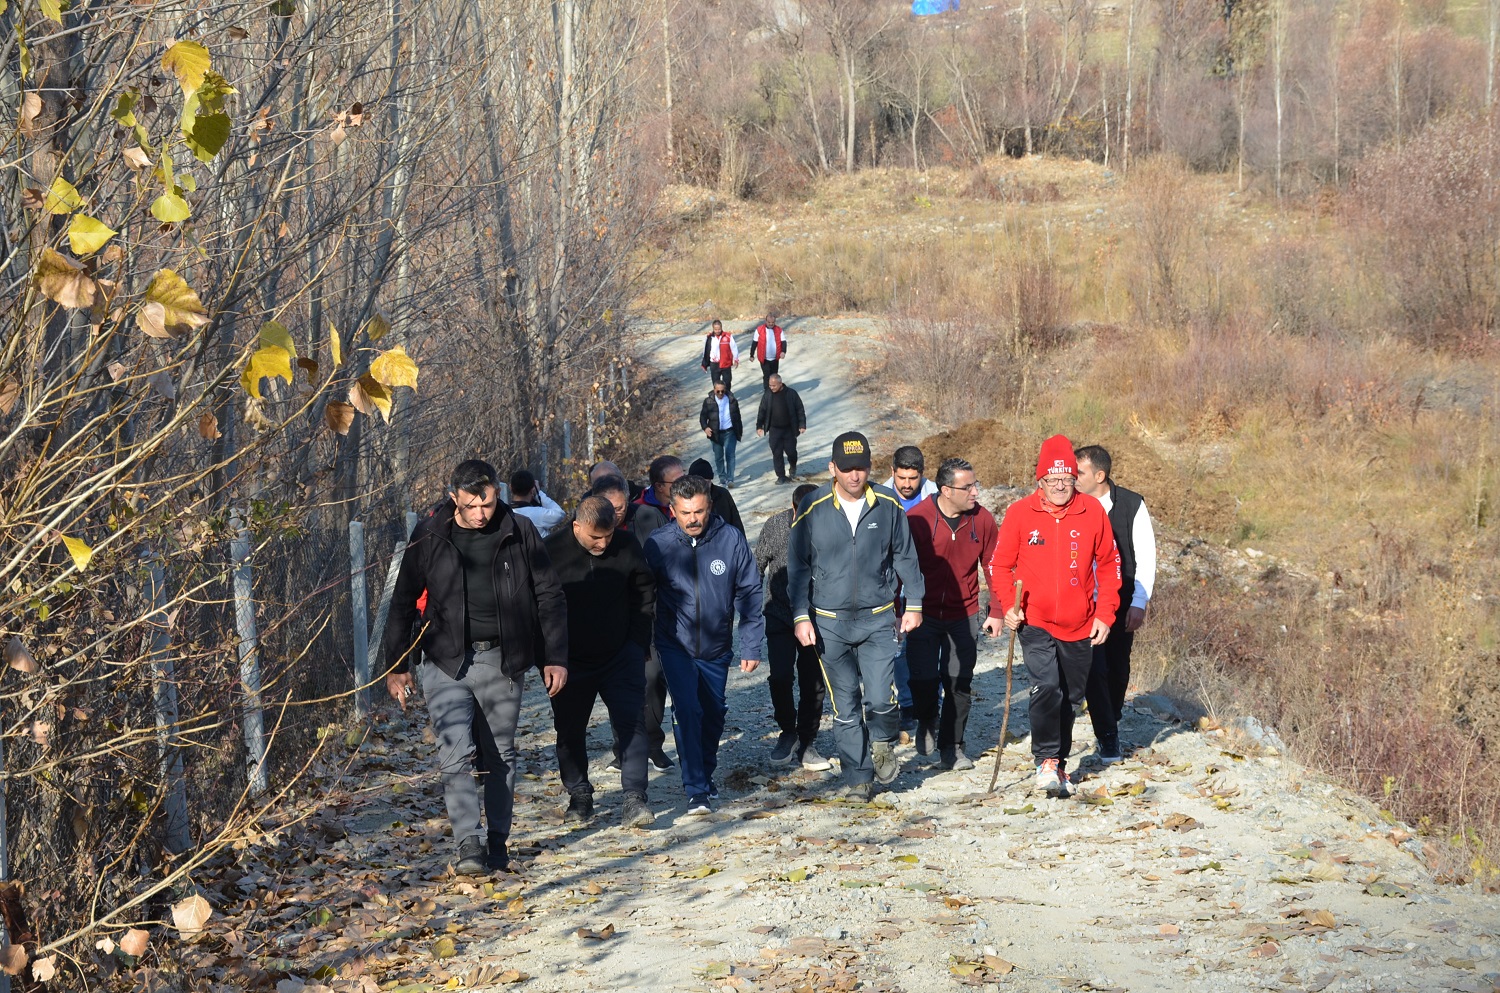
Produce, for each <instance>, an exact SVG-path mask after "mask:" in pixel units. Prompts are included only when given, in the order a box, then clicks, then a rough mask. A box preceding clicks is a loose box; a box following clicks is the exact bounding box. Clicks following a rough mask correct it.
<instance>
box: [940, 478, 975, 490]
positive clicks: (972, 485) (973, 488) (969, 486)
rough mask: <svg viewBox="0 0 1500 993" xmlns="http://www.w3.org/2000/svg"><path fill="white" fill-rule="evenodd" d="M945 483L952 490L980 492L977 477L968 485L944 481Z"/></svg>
mask: <svg viewBox="0 0 1500 993" xmlns="http://www.w3.org/2000/svg"><path fill="white" fill-rule="evenodd" d="M943 485H944V486H946V487H948V489H950V490H965V491H967V492H969V493H978V492H979V480H977V479H976V480H974V482H972V483H970V484H969V485H968V486H955V485H953V484H952V483H944V484H943Z"/></svg>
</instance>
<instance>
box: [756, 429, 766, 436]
mask: <svg viewBox="0 0 1500 993" xmlns="http://www.w3.org/2000/svg"><path fill="white" fill-rule="evenodd" d="M765 436H766V433H765V432H764V431H762V430H761V429H760V428H756V429H755V437H757V438H764V437H765Z"/></svg>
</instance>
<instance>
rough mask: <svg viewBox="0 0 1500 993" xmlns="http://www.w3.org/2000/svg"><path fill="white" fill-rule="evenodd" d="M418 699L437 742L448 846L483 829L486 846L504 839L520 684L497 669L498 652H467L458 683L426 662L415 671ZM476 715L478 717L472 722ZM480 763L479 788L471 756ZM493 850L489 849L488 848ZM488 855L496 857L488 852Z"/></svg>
mask: <svg viewBox="0 0 1500 993" xmlns="http://www.w3.org/2000/svg"><path fill="white" fill-rule="evenodd" d="M420 675H421V679H422V694H423V695H424V696H425V697H426V698H427V713H428V715H429V716H430V717H431V718H432V730H433V732H434V733H435V734H436V735H437V739H438V775H439V777H440V778H441V779H442V781H443V802H444V804H445V805H446V806H447V808H448V822H449V823H450V824H452V825H453V840H454V841H463V840H464V839H465V838H472V837H476V836H480V837H482V836H483V834H484V825H485V824H487V825H488V828H489V836H490V838H491V840H492V841H498V842H499V843H500V844H502V845H503V844H504V843H505V840H506V839H507V838H509V837H510V820H511V813H512V811H513V809H514V807H515V789H516V723H517V721H518V720H519V718H520V716H521V690H522V688H523V686H524V684H525V682H526V678H525V676H524V675H523V676H522V677H521V678H520V679H511V678H510V677H509V676H507V675H506V674H505V669H504V668H503V666H502V665H501V653H500V649H498V648H494V649H491V650H490V651H487V652H469V653H468V654H467V655H466V656H465V658H464V664H463V668H462V669H460V670H459V671H458V678H457V679H455V678H453V677H452V676H450V675H448V674H447V673H445V672H444V671H443V670H441V669H439V668H438V667H437V666H436V665H434V664H432V663H431V662H424V663H423V664H422V668H421V673H420ZM476 710H477V711H478V713H479V714H481V715H482V716H483V717H484V720H482V721H476V720H474V715H475V712H476ZM476 749H477V750H478V751H479V752H480V753H481V754H482V755H483V757H484V772H482V773H480V774H479V777H480V780H481V782H482V783H483V785H482V786H479V787H476V785H475V783H474V776H475V773H474V754H475V750H476ZM481 789H482V790H483V793H484V823H483V824H482V823H481V821H480V816H479V794H480V791H481ZM492 847H493V846H492ZM490 854H491V855H495V854H497V853H496V852H494V851H491V853H490Z"/></svg>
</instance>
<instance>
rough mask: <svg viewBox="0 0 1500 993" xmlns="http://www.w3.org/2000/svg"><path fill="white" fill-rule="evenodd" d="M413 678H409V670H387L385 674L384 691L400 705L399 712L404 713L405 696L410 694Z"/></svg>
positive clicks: (413, 682)
mask: <svg viewBox="0 0 1500 993" xmlns="http://www.w3.org/2000/svg"><path fill="white" fill-rule="evenodd" d="M415 682H416V681H415V680H413V679H412V678H411V673H410V672H394V671H393V672H388V673H386V674H385V691H386V692H387V693H389V694H390V695H391V699H392V700H395V701H396V702H397V703H399V704H400V705H401V712H402V713H403V714H404V713H406V698H407V696H408V695H410V693H411V691H412V687H413V685H414V684H415Z"/></svg>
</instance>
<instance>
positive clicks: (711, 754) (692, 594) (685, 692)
mask: <svg viewBox="0 0 1500 993" xmlns="http://www.w3.org/2000/svg"><path fill="white" fill-rule="evenodd" d="M672 513H673V515H674V517H675V524H676V526H675V527H670V528H660V529H658V530H657V531H656V532H654V533H653V534H652V535H651V537H650V538H648V539H647V540H646V563H647V565H649V566H650V567H651V571H652V572H653V573H654V574H655V575H656V625H655V635H656V651H657V654H658V655H660V656H661V667H662V672H663V674H664V675H665V676H666V678H667V685H668V686H669V687H670V688H671V690H672V731H673V734H674V735H675V736H676V739H677V761H678V764H679V765H680V766H681V768H682V789H683V792H685V793H686V794H687V796H688V811H687V812H688V813H689V814H691V815H702V814H707V813H709V812H710V811H711V810H712V809H713V807H712V801H713V797H714V796H715V795H716V794H717V790H716V789H715V787H714V781H713V777H714V771H715V769H716V768H717V767H718V762H719V739H720V737H721V736H722V735H723V733H724V715H725V713H726V712H727V708H726V706H725V702H724V692H725V687H726V686H727V684H728V680H729V664H730V662H731V660H732V653H733V652H734V637H733V634H734V631H733V628H734V615H735V614H736V613H738V614H739V616H740V631H739V648H740V651H739V656H740V671H741V672H753V671H755V668H756V667H757V666H758V665H760V648H761V639H762V637H764V634H765V620H764V618H763V617H762V615H761V592H760V576H759V575H758V574H757V573H756V571H755V556H754V555H753V554H752V553H751V551H750V545H749V543H748V542H746V541H745V536H744V535H743V534H741V533H740V532H739V531H737V530H735V529H734V528H732V527H730V526H729V525H728V524H725V523H724V522H723V521H722V520H720V519H719V518H718V517H717V516H716V515H714V513H713V510H712V507H711V505H710V503H709V483H708V480H706V479H700V478H698V477H697V476H683V477H682V478H681V479H679V480H678V481H677V482H676V484H674V485H673V487H672Z"/></svg>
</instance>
